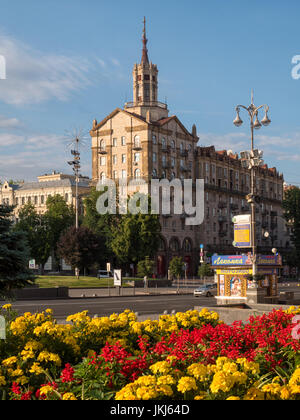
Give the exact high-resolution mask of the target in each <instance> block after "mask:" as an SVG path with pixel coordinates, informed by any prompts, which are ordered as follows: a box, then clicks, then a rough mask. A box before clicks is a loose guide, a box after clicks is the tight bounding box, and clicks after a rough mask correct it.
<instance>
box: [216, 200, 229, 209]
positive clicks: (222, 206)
mask: <svg viewBox="0 0 300 420" xmlns="http://www.w3.org/2000/svg"><path fill="white" fill-rule="evenodd" d="M226 207H227V203H226V201H220V202H219V204H218V208H219V209H226Z"/></svg>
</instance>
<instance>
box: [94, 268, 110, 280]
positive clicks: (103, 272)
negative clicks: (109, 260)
mask: <svg viewBox="0 0 300 420" xmlns="http://www.w3.org/2000/svg"><path fill="white" fill-rule="evenodd" d="M97 277H98V279H109V278H111V277H113V275H112V273H111V272H110V271H106V270H99V271H98V273H97Z"/></svg>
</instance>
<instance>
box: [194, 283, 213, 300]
mask: <svg viewBox="0 0 300 420" xmlns="http://www.w3.org/2000/svg"><path fill="white" fill-rule="evenodd" d="M217 292H218V286H217V284H205V285H203V286H199V287H197V289H195V290H194V296H195V297H199V296H206V297H212V296H216V295H217Z"/></svg>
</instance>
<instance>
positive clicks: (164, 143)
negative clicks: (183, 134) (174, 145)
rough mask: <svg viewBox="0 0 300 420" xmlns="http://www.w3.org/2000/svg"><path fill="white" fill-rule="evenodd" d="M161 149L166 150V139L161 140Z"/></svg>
mask: <svg viewBox="0 0 300 420" xmlns="http://www.w3.org/2000/svg"><path fill="white" fill-rule="evenodd" d="M161 147H162V148H163V149H166V148H167V142H166V139H165V138H162V139H161Z"/></svg>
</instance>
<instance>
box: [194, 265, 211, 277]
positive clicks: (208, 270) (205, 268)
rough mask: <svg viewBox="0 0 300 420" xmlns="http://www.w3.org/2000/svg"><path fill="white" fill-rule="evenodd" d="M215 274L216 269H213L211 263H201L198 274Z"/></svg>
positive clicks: (203, 275)
mask: <svg viewBox="0 0 300 420" xmlns="http://www.w3.org/2000/svg"><path fill="white" fill-rule="evenodd" d="M213 275H214V271H213V270H212V269H211V267H210V265H209V264H201V265H200V267H199V269H198V276H199V277H201V278H203V277H212V276H213Z"/></svg>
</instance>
